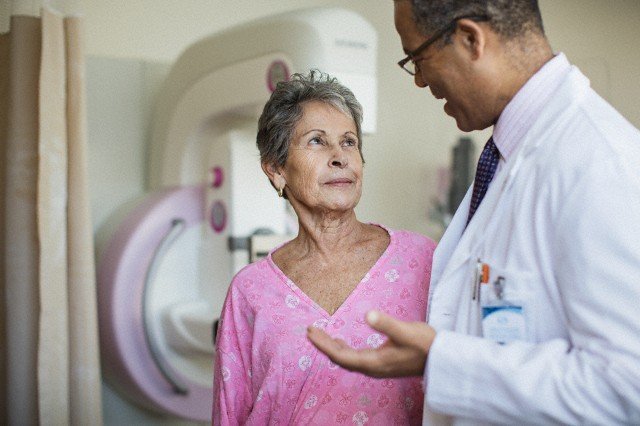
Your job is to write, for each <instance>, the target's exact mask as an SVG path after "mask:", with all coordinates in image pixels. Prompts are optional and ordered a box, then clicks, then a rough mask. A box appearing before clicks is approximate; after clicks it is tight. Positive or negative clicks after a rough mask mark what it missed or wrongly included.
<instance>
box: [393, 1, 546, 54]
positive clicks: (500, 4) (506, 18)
mask: <svg viewBox="0 0 640 426" xmlns="http://www.w3.org/2000/svg"><path fill="white" fill-rule="evenodd" d="M395 1H410V2H411V5H412V10H413V16H414V19H415V22H416V24H417V26H418V30H420V32H422V34H424V35H425V36H431V35H432V34H433V33H435V32H436V31H438V30H439V29H441V28H445V27H446V26H447V25H448V24H449V23H450V22H451V21H453V20H454V19H455V18H457V17H459V16H486V17H488V18H489V21H488V24H489V26H490V27H491V28H492V29H493V31H495V32H496V33H497V34H499V35H500V36H501V37H502V38H503V39H504V40H514V39H518V38H521V37H524V36H526V35H527V34H537V35H544V27H543V25H542V15H541V14H540V7H539V6H538V0H395ZM451 34H452V33H450V34H445V36H444V37H443V40H444V43H449V42H450V41H451Z"/></svg>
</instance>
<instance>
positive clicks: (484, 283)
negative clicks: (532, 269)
mask: <svg viewBox="0 0 640 426" xmlns="http://www.w3.org/2000/svg"><path fill="white" fill-rule="evenodd" d="M483 265H485V269H486V274H485V276H484V277H483V279H482V280H481V282H480V284H479V285H480V298H479V299H480V300H479V301H480V313H481V318H482V335H483V337H485V338H487V339H491V340H495V341H496V342H498V343H501V344H507V343H510V342H513V341H517V340H523V341H533V336H534V335H535V333H534V330H533V324H534V321H532V319H533V317H532V315H533V314H534V313H533V312H532V311H533V309H534V308H533V300H532V299H533V298H532V288H533V287H532V285H533V276H534V275H533V274H531V273H527V272H524V271H519V270H512V269H502V268H498V267H495V266H492V265H491V266H489V265H487V264H486V263H484V264H483Z"/></svg>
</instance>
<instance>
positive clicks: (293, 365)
mask: <svg viewBox="0 0 640 426" xmlns="http://www.w3.org/2000/svg"><path fill="white" fill-rule="evenodd" d="M384 229H386V230H387V232H388V233H389V235H390V243H389V246H388V247H387V249H386V250H385V252H384V253H383V254H382V256H381V257H380V258H379V259H378V261H377V262H376V263H375V265H374V266H373V268H371V270H370V271H369V272H368V273H367V274H366V275H365V276H364V278H362V280H361V281H360V283H358V285H357V286H356V288H355V289H354V290H353V292H352V293H351V294H350V295H349V296H348V297H347V299H346V300H345V301H344V303H343V304H342V305H341V306H340V307H339V308H338V310H337V311H336V312H335V313H334V314H333V315H329V314H328V313H327V312H326V311H325V310H324V309H322V308H321V307H320V306H319V305H318V304H316V303H314V302H313V300H311V299H310V298H309V297H307V295H306V294H305V293H303V292H302V291H301V290H300V289H299V288H298V287H297V286H296V284H295V283H294V282H292V281H291V280H290V279H288V278H287V277H286V276H285V275H284V273H283V272H282V271H281V270H280V269H279V268H278V267H277V266H276V265H275V263H274V262H273V260H272V258H271V253H270V254H269V256H268V257H266V258H264V259H262V260H260V261H258V262H255V263H253V264H250V265H248V266H246V267H245V268H244V269H242V270H241V271H240V272H239V273H238V274H237V275H236V276H235V277H234V279H233V281H232V283H231V286H230V287H229V291H228V293H227V298H226V300H225V303H224V307H223V310H222V315H221V322H220V328H219V331H218V336H217V337H218V338H217V347H216V360H215V370H214V377H215V379H214V402H213V424H214V425H237V424H249V425H333V424H338V425H339V424H344V425H352V424H355V425H364V424H368V425H385V426H387V425H408V424H415V425H418V424H420V423H421V421H422V403H423V397H424V395H423V389H422V378H421V377H415V378H403V379H373V378H370V377H367V376H365V375H363V374H360V373H354V372H349V371H347V370H345V369H343V368H341V367H339V366H337V365H336V364H333V363H332V362H331V361H329V359H328V358H327V357H326V356H325V355H324V354H321V353H319V352H318V350H317V349H315V347H314V346H313V345H312V344H311V343H310V342H309V340H308V339H307V337H306V327H307V326H308V325H313V326H314V327H319V328H322V329H324V330H325V331H326V332H327V333H329V334H330V335H332V336H338V337H340V338H342V339H343V340H345V341H346V342H347V343H348V344H349V345H351V346H352V347H354V348H365V347H373V348H375V347H377V346H379V345H380V344H382V343H383V342H384V340H385V337H384V336H383V335H381V334H379V333H377V332H376V331H375V330H373V329H372V328H370V327H369V326H368V325H367V324H366V322H365V314H366V313H367V312H368V311H369V310H371V309H377V310H380V311H383V312H386V313H388V314H390V315H392V316H394V317H397V318H400V319H402V320H406V321H424V319H425V313H426V305H427V293H428V286H429V279H430V275H431V258H432V255H433V250H434V248H435V244H434V242H433V241H431V240H430V239H428V238H426V237H424V236H421V235H418V234H415V233H411V232H407V231H392V230H389V229H387V228H384ZM275 250H277V249H274V250H273V251H275ZM273 251H272V253H273Z"/></svg>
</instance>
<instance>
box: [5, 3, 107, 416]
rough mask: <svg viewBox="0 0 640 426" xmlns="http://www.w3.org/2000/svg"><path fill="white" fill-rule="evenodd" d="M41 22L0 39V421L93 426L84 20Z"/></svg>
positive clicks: (53, 16) (21, 23)
mask: <svg viewBox="0 0 640 426" xmlns="http://www.w3.org/2000/svg"><path fill="white" fill-rule="evenodd" d="M39 15H40V16H24V15H15V16H11V19H10V27H9V31H8V32H7V33H4V34H0V151H1V152H0V155H1V159H2V166H1V168H0V172H1V173H2V175H1V177H2V183H3V184H2V191H3V192H2V194H1V195H2V196H1V197H0V199H1V201H0V208H1V209H0V215H1V216H0V219H1V220H2V222H0V223H2V227H1V229H0V237H1V238H2V239H1V240H0V241H2V253H1V254H2V257H3V260H4V262H2V264H1V265H0V273H2V282H1V283H0V296H1V297H2V301H3V303H2V306H1V307H0V315H1V321H0V353H1V355H0V357H1V358H0V361H2V365H1V366H0V380H1V382H0V384H1V386H2V401H0V424H7V423H8V424H16V425H18V424H54V425H67V424H71V425H89V424H90V425H96V424H97V425H100V424H102V409H101V391H100V364H99V351H98V328H97V309H96V294H95V293H96V289H95V267H94V258H93V239H92V238H93V237H92V227H91V220H90V214H89V198H88V194H87V188H88V185H87V170H86V165H87V161H86V156H87V154H86V149H87V142H86V118H85V114H86V113H85V109H86V108H85V93H84V88H85V80H84V58H83V46H82V31H81V22H82V20H81V19H80V18H77V17H63V16H62V15H60V14H58V13H56V12H53V11H51V10H49V9H48V8H44V9H43V10H42V12H41V13H40V14H39ZM2 416H4V418H3V417H2Z"/></svg>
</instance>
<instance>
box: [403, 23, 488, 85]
mask: <svg viewBox="0 0 640 426" xmlns="http://www.w3.org/2000/svg"><path fill="white" fill-rule="evenodd" d="M460 19H471V20H474V21H477V22H486V21H489V20H490V19H491V18H490V17H489V16H487V15H463V16H458V17H457V18H453V19H452V20H451V22H449V23H448V24H447V25H446V26H445V27H444V28H441V29H440V30H438V31H436V32H435V34H433V35H432V36H431V37H429V38H428V39H427V40H426V41H425V42H424V43H422V44H421V45H420V46H418V47H417V48H415V49H413V50H412V51H411V52H409V53H408V54H407V56H406V57H405V58H404V59H402V60H400V61H398V66H399V67H400V68H402V69H403V70H405V71H406V72H407V73H408V74H409V75H411V76H415V75H416V72H412V71H411V70H409V69H408V68H406V67H405V65H406V64H407V63H408V62H413V66H414V68H415V69H416V71H418V70H419V69H420V68H419V67H418V63H417V62H416V61H415V59H416V57H417V56H418V54H419V53H420V52H423V51H424V50H426V49H427V47H429V46H431V45H432V44H433V43H435V42H436V41H437V40H438V39H439V38H440V37H442V36H443V35H445V34H446V33H448V32H449V31H451V30H452V29H453V27H454V26H455V25H457V23H458V21H459V20H460Z"/></svg>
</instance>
